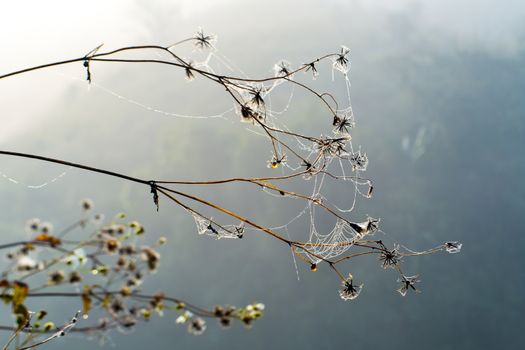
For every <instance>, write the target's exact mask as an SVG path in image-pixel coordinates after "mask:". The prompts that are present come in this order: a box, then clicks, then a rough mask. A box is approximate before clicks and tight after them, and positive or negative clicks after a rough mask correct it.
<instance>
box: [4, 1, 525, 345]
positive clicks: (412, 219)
mask: <svg viewBox="0 0 525 350" xmlns="http://www.w3.org/2000/svg"><path fill="white" fill-rule="evenodd" d="M0 16H1V20H0V29H1V30H0V42H1V43H2V48H1V53H2V55H1V59H0V61H1V65H0V74H3V73H7V72H10V71H14V70H17V69H22V68H25V67H29V66H34V65H39V64H43V63H47V62H52V61H57V60H62V59H67V58H72V57H78V56H82V55H84V54H86V53H87V52H89V51H90V50H91V49H92V48H94V47H96V46H98V45H99V44H101V43H104V50H109V49H114V48H118V47H122V46H126V45H140V44H160V45H167V44H170V43H172V42H176V41H178V40H180V39H183V38H186V37H190V36H192V35H193V34H194V33H195V32H196V30H197V29H198V28H199V27H202V28H203V29H204V30H205V32H212V33H215V34H217V35H218V42H217V47H218V49H219V52H220V53H221V54H223V55H225V56H227V57H229V58H230V59H231V60H232V61H234V62H235V64H236V66H238V67H239V68H240V69H242V70H243V71H244V72H246V73H247V74H248V75H249V76H257V77H260V76H266V75H269V74H272V72H271V68H272V66H273V65H274V64H275V63H276V62H277V61H278V60H280V59H283V58H284V59H287V60H289V61H290V62H292V64H293V65H294V66H297V65H299V64H301V63H304V62H305V61H307V60H310V59H312V58H315V57H317V56H320V55H322V54H324V53H328V52H333V51H337V50H339V47H340V45H341V44H344V45H346V46H348V47H349V48H350V49H351V54H350V59H351V63H352V68H351V70H350V81H351V83H352V88H351V95H352V103H353V108H354V112H355V114H356V120H357V127H356V129H355V131H354V132H353V137H354V144H355V145H361V146H362V149H363V151H365V152H366V153H367V155H368V157H369V159H370V165H369V167H368V171H367V175H368V176H369V177H370V178H372V179H373V180H374V183H375V193H374V197H373V198H372V199H371V200H361V201H360V202H359V203H358V210H357V211H356V213H354V214H353V216H352V219H354V218H355V219H356V221H359V219H361V218H362V217H363V216H364V215H365V214H369V215H371V216H373V217H380V218H381V220H382V221H381V224H382V226H381V227H382V229H383V230H384V231H385V232H387V235H388V236H389V237H391V238H392V239H394V240H396V241H398V242H400V243H402V244H404V245H406V246H407V247H410V248H414V249H425V248H429V247H433V246H436V245H439V244H441V243H443V242H445V241H449V240H459V241H462V242H463V243H464V246H463V250H462V252H461V253H460V254H456V255H448V254H437V255H432V256H426V257H420V258H413V259H407V261H406V266H407V270H408V271H410V272H411V273H414V274H416V273H420V274H421V279H422V283H421V289H422V293H421V294H418V295H409V296H407V297H405V298H403V297H400V296H399V294H398V293H397V292H395V289H396V288H397V287H398V285H397V283H396V279H397V276H396V274H395V273H393V271H384V270H383V269H381V268H380V267H379V264H378V262H377V260H376V259H375V258H370V259H367V258H364V259H362V260H355V261H354V260H353V262H352V263H350V264H349V265H347V267H348V269H349V270H351V271H352V273H353V275H354V276H359V279H360V281H361V282H362V283H364V289H363V292H362V293H361V295H360V296H359V298H358V299H356V300H354V301H352V302H343V301H342V300H341V299H340V298H339V296H338V293H337V289H338V288H339V281H338V280H337V278H336V276H335V275H334V274H333V273H331V272H330V271H328V269H327V268H326V267H324V266H323V267H320V269H319V271H318V272H316V273H310V272H309V270H308V267H307V266H304V265H299V275H300V280H299V281H298V280H297V275H296V271H295V267H294V264H293V260H292V257H291V255H290V252H289V249H288V248H287V247H286V246H283V245H282V244H280V243H279V242H277V241H276V240H272V239H270V238H268V237H266V236H263V235H257V234H249V235H246V237H245V238H244V239H243V240H220V241H216V240H214V239H211V238H210V237H204V236H198V235H197V234H196V229H195V225H194V223H193V220H192V219H191V217H190V216H189V215H187V214H186V213H185V212H184V211H182V210H181V209H180V208H178V207H176V206H175V205H172V204H171V203H169V202H167V201H162V202H161V210H160V211H159V212H158V213H157V212H156V210H155V208H154V206H153V205H152V203H151V195H150V193H149V190H148V189H146V188H145V187H142V186H138V185H135V184H131V183H125V182H123V181H120V180H118V179H112V178H108V177H104V176H102V175H97V174H93V173H86V172H82V171H79V170H76V169H68V168H66V167H62V166H57V165H51V164H46V163H43V162H37V161H30V160H24V159H15V158H11V157H5V156H2V158H1V163H0V171H1V172H2V173H4V174H6V175H7V176H9V177H12V178H14V179H17V180H18V181H20V182H23V183H26V184H39V183H43V182H46V181H49V180H50V179H52V178H54V177H55V176H57V175H59V174H61V173H62V172H63V171H66V175H65V176H64V177H62V178H60V179H59V180H58V181H56V182H53V183H50V184H49V185H47V186H45V187H43V188H41V189H30V188H27V187H25V186H21V185H16V184H13V183H11V182H9V181H7V180H4V179H3V178H0V180H1V181H0V191H1V193H2V196H0V208H1V210H0V232H1V235H2V237H3V238H2V241H5V242H7V241H12V240H16V239H18V238H20V237H25V232H24V225H25V222H26V220H27V219H29V218H32V217H39V218H41V219H45V220H48V221H51V222H53V223H54V225H55V227H65V226H67V225H69V224H70V223H71V222H73V221H75V220H76V219H77V218H78V215H79V206H78V203H79V201H80V199H82V198H86V197H88V198H91V199H93V201H94V202H95V206H96V211H97V212H103V213H105V214H106V215H108V216H111V215H113V214H115V213H117V212H120V211H124V212H126V213H127V214H128V217H129V218H131V219H137V220H139V221H140V222H141V223H143V224H144V226H145V227H146V229H147V232H148V235H150V236H149V237H150V238H148V239H151V240H152V241H155V239H156V238H157V237H158V236H160V235H165V236H166V237H167V238H168V241H169V243H168V245H167V246H166V247H164V249H163V252H164V253H163V259H162V262H161V267H160V270H159V272H158V273H157V274H156V275H154V276H151V277H150V278H149V280H148V281H149V282H148V283H147V288H148V292H155V291H156V290H157V289H162V290H163V291H165V292H166V294H167V295H173V296H177V297H181V298H185V299H188V300H191V302H193V303H195V304H197V305H202V306H208V307H213V305H215V304H233V305H246V304H248V303H251V302H254V301H261V302H263V303H265V305H266V307H267V310H266V313H265V315H264V317H263V318H262V319H261V320H258V321H257V322H256V323H255V325H254V327H253V329H250V330H246V329H244V328H243V327H242V326H241V325H240V324H235V325H234V326H233V327H232V328H231V329H229V330H223V329H221V328H220V327H219V326H218V324H215V322H209V324H208V329H207V330H206V332H205V333H204V334H203V335H202V336H200V337H195V336H192V335H190V334H188V333H187V332H186V328H185V327H181V326H180V325H176V324H175V316H174V315H170V313H169V312H168V313H166V315H165V316H164V317H163V318H155V319H153V320H152V321H150V322H149V323H144V324H141V325H140V326H139V327H137V329H136V331H135V332H134V333H132V334H126V335H124V334H120V333H118V332H113V333H112V342H113V343H114V345H115V346H116V347H118V348H131V349H144V348H147V347H152V346H154V347H155V348H161V347H165V348H166V347H174V348H184V349H186V348H192V349H193V348H194V349H245V348H251V349H267V348H276V349H286V348H293V349H295V348H297V349H299V348H301V349H317V348H323V349H326V348H336V347H352V348H356V349H386V348H388V349H407V348H409V349H410V348H424V349H458V348H461V349H489V348H494V347H498V348H502V349H514V348H518V347H519V346H520V345H521V344H523V342H524V341H525V335H524V333H523V329H524V326H525V316H524V311H525V300H524V298H523V295H524V292H525V272H524V269H523V267H524V255H523V250H524V248H525V238H524V235H523V233H524V232H523V228H522V226H521V222H520V221H521V220H520V219H521V217H522V216H523V212H524V210H525V186H523V183H522V181H523V178H524V175H525V159H524V154H525V121H523V114H524V112H525V99H524V98H523V92H524V91H525V68H524V67H525V65H524V64H525V52H524V44H523V43H524V34H525V28H524V25H523V23H525V21H524V19H525V5H523V3H522V2H521V1H501V2H497V3H496V2H494V1H473V0H472V1H467V0H464V1H440V2H423V1H409V0H406V1H396V2H392V1H387V0H383V1H380V0H378V1H342V0H339V1H336V0H333V1H324V2H322V3H321V2H316V1H300V2H299V1H287V2H282V3H281V2H278V1H264V2H262V1H261V2H247V1H236V0H231V1H211V0H209V1H195V2H192V1H187V0H184V1H168V0H165V1H163V0H158V1H138V0H137V1H111V2H105V1H89V2H82V3H81V2H71V1H52V2H37V1H29V2H19V3H14V2H12V3H9V4H8V3H5V4H2V14H1V15H0ZM92 74H93V81H94V83H96V84H100V86H103V87H105V88H107V89H110V90H111V91H114V92H116V93H118V94H120V95H123V96H126V97H127V98H129V99H133V100H136V101H139V102H140V103H143V104H145V105H148V106H153V107H155V108H159V109H162V110H166V111H171V112H177V113H183V114H192V115H210V114H215V113H220V112H223V111H225V110H227V109H229V108H231V102H230V100H229V99H228V98H227V97H225V95H224V94H223V92H222V91H221V89H217V88H216V87H214V86H212V85H211V84H207V83H205V82H202V81H199V79H197V80H196V81H194V82H191V83H188V82H186V81H185V80H184V75H183V72H180V71H177V70H173V69H170V68H167V67H162V66H147V65H136V66H135V65H120V64H113V63H108V64H93V65H92ZM321 74H324V75H325V77H324V78H323V77H322V76H321V77H320V79H319V81H317V82H315V84H316V87H318V88H319V89H320V90H323V87H324V86H325V84H327V87H328V83H329V84H330V85H329V86H330V87H332V86H333V84H332V83H331V79H330V78H331V72H330V70H329V69H324V71H322V72H321ZM84 79H85V70H84V68H83V67H82V64H81V63H78V64H73V65H70V66H63V67H58V68H53V69H49V70H42V71H37V72H32V73H28V74H25V75H20V76H15V77H11V78H8V79H4V80H2V81H0V96H1V103H0V111H1V114H0V118H1V120H2V127H1V128H0V148H1V149H3V150H11V151H19V152H27V153H35V154H39V155H45V156H50V157H55V158H61V159H66V160H71V161H75V162H78V163H82V164H87V165H92V166H96V167H100V168H104V169H109V170H113V171H117V172H123V173H127V174H129V175H131V176H137V177H142V178H157V179H159V178H160V179H203V178H204V179H207V178H209V179H212V178H222V177H227V176H232V175H246V176H258V175H260V174H266V173H268V169H267V168H266V162H265V161H266V159H269V158H270V157H271V152H270V149H269V147H268V146H269V145H268V143H267V142H266V140H264V139H263V138H260V137H258V136H256V135H253V134H251V133H249V132H246V130H245V125H241V124H239V123H237V122H236V119H235V118H230V119H229V120H231V121H234V122H231V121H224V120H222V119H202V120H200V119H199V120H196V119H180V118H172V117H167V116H163V115H161V114H158V113H153V112H151V111H147V110H145V109H143V108H140V107H139V106H137V105H134V104H132V103H129V102H127V101H124V100H122V99H118V98H116V97H115V96H113V95H111V94H110V93H107V92H106V91H105V90H104V89H101V88H97V87H96V86H92V87H91V88H90V89H88V87H87V83H86V82H85V80H84ZM335 84H336V86H337V81H336V82H335ZM340 89H344V85H342V84H341V85H340ZM340 93H342V94H343V96H344V93H345V91H344V90H340ZM283 96H284V98H283V101H279V100H275V101H274V103H275V104H276V106H281V107H282V106H284V105H285V104H286V103H285V102H286V98H287V97H288V92H287V91H286V90H285V89H284V90H283ZM311 104H312V100H311V98H309V97H307V95H305V94H301V93H299V92H297V94H295V95H294V98H293V100H292V104H291V105H290V110H289V111H288V112H287V113H286V114H285V115H284V116H283V118H286V123H287V124H288V125H289V126H291V127H293V128H300V129H301V130H305V131H306V132H307V133H309V134H316V133H319V128H320V125H321V123H320V122H319V120H320V119H321V118H318V115H316V109H315V108H316V107H314V106H312V105H311ZM276 109H278V108H276ZM332 191H333V193H331V195H332V197H333V199H334V200H335V201H337V202H342V203H345V198H346V197H345V196H346V195H347V194H345V193H341V194H339V197H337V196H338V191H337V190H335V189H332ZM194 193H197V194H201V195H203V196H205V197H206V198H208V199H210V200H212V201H217V202H219V203H221V204H224V205H230V206H232V207H234V208H236V209H239V210H242V211H243V214H245V215H247V216H250V217H252V218H254V219H256V221H257V222H260V223H262V224H265V225H268V226H276V225H279V224H283V223H285V222H287V221H288V219H289V218H290V217H291V216H293V215H295V214H296V213H297V208H298V207H297V206H294V204H293V203H292V204H290V205H287V204H286V203H285V202H279V203H281V204H280V205H279V206H277V205H274V203H275V201H273V199H272V197H270V196H265V195H264V194H262V193H261V192H259V191H256V190H254V189H248V188H246V187H243V186H229V187H228V186H225V187H222V188H220V189H209V188H206V189H198V188H196V189H194ZM283 203H284V204H283ZM329 226H330V224H329V223H328V222H326V223H321V227H326V228H328V227H329ZM290 234H291V236H292V238H294V239H299V238H305V237H306V236H305V233H302V232H300V230H297V231H296V232H294V231H293V230H291V231H290ZM78 302H80V301H78ZM47 306H48V308H50V309H51V310H52V314H53V318H54V319H56V320H60V319H61V318H62V319H64V320H65V319H67V318H69V317H70V315H71V312H70V310H64V309H65V308H64V307H61V302H60V300H50V301H49V303H48V305H47ZM72 307H76V306H72ZM2 308H4V311H2V312H1V314H2V317H1V319H2V320H5V321H4V323H5V322H8V321H9V319H8V318H7V319H6V317H5V315H4V312H5V313H7V311H8V309H7V308H6V307H2ZM212 321H213V320H212ZM7 337H8V334H7V333H3V334H1V335H0V339H7ZM0 343H5V341H3V340H2V341H0ZM96 346H97V343H96V341H89V340H87V339H85V338H82V337H77V336H73V335H71V336H69V335H68V336H67V337H64V338H63V339H59V340H58V341H53V342H52V343H49V344H47V345H45V346H44V347H43V348H49V349H51V348H53V349H71V348H76V349H93V348H95V347H96ZM106 346H108V345H106Z"/></svg>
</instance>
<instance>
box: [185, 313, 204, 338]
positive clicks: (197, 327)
mask: <svg viewBox="0 0 525 350" xmlns="http://www.w3.org/2000/svg"><path fill="white" fill-rule="evenodd" d="M205 330H206V321H204V320H203V319H202V318H200V317H196V318H193V319H192V320H190V322H189V323H188V332H189V333H191V334H193V335H201V334H202V333H204V331H205Z"/></svg>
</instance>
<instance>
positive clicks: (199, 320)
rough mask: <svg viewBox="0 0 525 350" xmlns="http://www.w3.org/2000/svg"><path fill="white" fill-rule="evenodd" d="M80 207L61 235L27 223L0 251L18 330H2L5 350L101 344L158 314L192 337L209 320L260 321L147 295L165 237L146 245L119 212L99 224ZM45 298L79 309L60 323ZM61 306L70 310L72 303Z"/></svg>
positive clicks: (4, 288) (255, 309) (1, 293)
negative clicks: (78, 335) (63, 341)
mask: <svg viewBox="0 0 525 350" xmlns="http://www.w3.org/2000/svg"><path fill="white" fill-rule="evenodd" d="M81 205H82V208H83V209H82V211H83V215H82V217H81V218H80V219H79V220H78V221H76V222H74V223H73V224H71V225H70V226H68V227H66V228H64V229H63V230H60V231H56V232H55V230H54V229H53V225H51V224H50V223H48V222H42V221H40V220H39V219H36V218H35V219H31V220H29V221H28V223H27V227H26V231H27V233H28V235H29V238H28V239H27V240H24V241H18V242H11V243H7V244H2V245H0V250H1V251H2V253H3V255H4V257H5V259H6V261H7V264H6V265H7V266H5V268H4V269H3V270H2V275H1V278H0V299H1V300H2V301H3V302H4V304H5V307H6V308H7V307H8V308H10V309H11V314H12V315H13V316H14V319H15V323H16V324H15V325H14V326H11V325H0V329H2V330H10V331H11V332H12V333H11V337H10V338H9V340H8V341H7V343H6V345H5V346H4V349H8V348H10V347H15V348H16V349H29V348H32V347H35V346H38V345H41V344H44V343H47V342H49V341H51V340H53V339H55V338H58V337H61V336H64V335H66V334H67V333H69V332H82V333H86V334H89V335H91V336H96V337H98V338H100V339H103V338H104V337H105V336H106V334H107V332H108V331H110V330H112V329H120V330H131V329H133V328H134V327H135V326H136V325H137V323H139V322H141V321H148V320H150V319H151V318H152V317H156V316H163V315H164V314H166V316H167V317H170V316H171V317H173V318H174V320H175V322H176V323H178V324H183V325H185V326H186V327H187V329H188V332H190V333H192V334H196V335H198V334H202V333H203V332H204V330H205V329H206V326H207V324H206V321H205V320H206V319H210V318H215V319H217V320H218V322H219V323H220V325H222V326H224V327H228V326H229V325H230V324H231V323H232V322H233V321H239V322H241V323H243V324H244V325H245V326H247V327H250V326H251V325H252V323H253V321H255V320H256V319H258V318H259V317H261V316H262V313H263V310H264V305H263V304H261V303H255V304H251V305H248V306H246V307H242V308H238V307H234V306H229V305H226V306H220V305H218V306H216V307H215V308H214V309H210V310H207V309H204V308H201V307H199V306H196V305H193V304H191V303H189V302H187V301H185V300H182V299H179V298H174V297H170V296H167V295H165V294H164V293H163V292H162V291H157V292H155V293H153V294H145V293H144V292H142V290H144V289H148V286H149V284H148V281H147V277H148V276H149V275H150V274H151V273H154V272H155V271H157V269H158V268H159V265H160V261H161V253H160V250H162V249H164V248H163V246H165V245H168V249H169V244H168V243H167V238H166V237H159V238H158V240H157V242H156V244H155V246H147V245H145V244H144V235H145V234H146V229H145V228H144V226H142V224H141V223H139V222H138V221H134V220H131V221H128V220H126V215H125V214H123V213H119V214H117V215H116V216H115V217H113V218H112V219H111V220H110V221H105V220H104V216H103V215H101V214H95V215H93V214H91V212H92V210H91V209H92V208H93V203H92V201H90V200H83V201H82V203H81ZM75 231H80V232H75ZM71 233H74V235H72V234H71ZM70 237H71V238H70ZM50 298H57V299H60V300H66V299H72V300H73V301H75V300H76V303H77V305H78V307H79V309H80V310H79V311H78V312H76V313H74V312H73V313H74V314H75V315H74V317H72V319H71V320H69V321H67V322H65V323H63V324H59V323H58V322H56V319H55V318H53V317H52V316H53V315H52V313H51V311H50V310H48V309H46V306H45V305H46V302H45V301H46V300H49V299H50ZM33 299H35V300H33ZM30 300H31V305H33V307H34V305H40V307H39V308H38V309H34V310H32V309H30V308H29V307H28V306H27V304H28V302H29V301H30ZM67 304H70V305H71V307H73V308H74V305H75V303H72V304H71V303H67ZM88 316H91V317H90V318H89V320H88ZM91 320H96V321H91ZM77 323H78V326H77Z"/></svg>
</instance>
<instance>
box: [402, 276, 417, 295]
mask: <svg viewBox="0 0 525 350" xmlns="http://www.w3.org/2000/svg"><path fill="white" fill-rule="evenodd" d="M397 282H399V283H401V286H400V287H399V289H398V290H397V291H398V292H399V294H401V295H402V296H405V295H407V293H408V291H409V290H410V289H411V290H413V291H414V292H416V293H418V292H419V290H418V289H416V287H415V285H416V283H419V282H421V281H420V280H419V275H414V276H405V275H401V277H400V278H399V279H398V280H397Z"/></svg>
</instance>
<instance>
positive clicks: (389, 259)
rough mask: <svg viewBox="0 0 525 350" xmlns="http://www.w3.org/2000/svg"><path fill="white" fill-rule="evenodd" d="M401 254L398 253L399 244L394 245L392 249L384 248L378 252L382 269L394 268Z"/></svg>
mask: <svg viewBox="0 0 525 350" xmlns="http://www.w3.org/2000/svg"><path fill="white" fill-rule="evenodd" d="M401 258H402V256H401V254H400V253H399V246H398V245H395V246H394V248H393V249H392V250H388V249H385V250H383V251H381V253H380V254H379V261H381V266H383V268H384V269H387V268H396V266H398V264H399V262H400V260H401Z"/></svg>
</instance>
